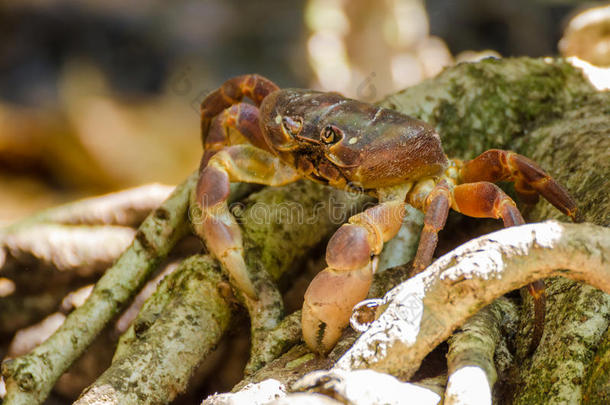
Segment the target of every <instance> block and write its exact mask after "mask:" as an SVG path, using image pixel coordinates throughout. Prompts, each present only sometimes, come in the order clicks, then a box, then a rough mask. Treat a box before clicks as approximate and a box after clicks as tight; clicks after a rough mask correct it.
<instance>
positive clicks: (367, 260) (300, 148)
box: [194, 74, 577, 354]
mask: <svg viewBox="0 0 610 405" xmlns="http://www.w3.org/2000/svg"><path fill="white" fill-rule="evenodd" d="M246 97H247V98H249V99H250V100H251V101H252V102H253V104H251V103H246V102H244V101H243V99H244V98H246ZM201 127H202V136H203V145H204V153H203V158H202V161H201V166H200V174H199V180H198V183H197V187H196V190H195V198H194V199H195V203H196V204H197V205H198V206H199V208H200V209H201V212H202V220H201V221H199V224H197V225H196V227H195V230H196V233H197V234H198V235H199V236H200V237H201V238H202V239H203V241H204V242H205V244H206V246H207V247H208V249H209V251H210V253H211V254H213V255H214V256H215V257H216V258H217V259H218V260H219V261H220V263H221V265H222V267H223V268H224V269H225V270H226V271H227V272H228V274H229V275H230V278H231V279H232V282H233V283H234V285H236V286H237V288H238V289H239V290H240V291H241V292H242V293H243V294H245V295H246V296H247V297H249V298H250V299H254V300H256V299H257V292H256V290H255V288H254V286H253V280H251V279H250V278H249V275H248V274H249V273H248V271H247V268H246V263H245V261H244V251H243V246H242V237H241V231H240V228H239V225H238V224H237V222H236V220H235V218H234V217H233V216H232V214H231V212H230V211H229V208H228V205H227V198H228V196H229V183H230V182H249V183H258V184H263V185H267V186H281V185H285V184H288V183H291V182H294V181H296V180H299V179H302V178H306V179H310V180H313V181H316V182H319V183H322V184H325V185H328V186H331V187H336V188H340V189H346V190H353V189H358V190H362V191H363V192H365V193H367V194H370V195H372V196H374V197H376V198H377V200H378V203H377V204H376V205H375V206H373V207H370V208H368V209H366V210H365V211H363V212H361V213H358V214H356V215H354V216H352V217H350V218H349V220H348V222H347V223H345V224H343V225H342V226H341V227H340V228H339V229H338V230H337V231H336V232H335V233H334V235H333V236H332V237H331V239H330V240H329V242H328V246H327V249H326V263H327V265H328V267H327V268H326V269H324V270H323V271H321V272H320V273H318V274H317V275H316V276H315V277H314V279H313V280H312V282H311V283H310V285H309V287H308V288H307V291H306V292H305V297H304V303H303V310H302V319H301V323H302V330H303V339H304V341H305V343H306V344H307V345H308V346H309V347H310V348H311V349H312V350H313V351H315V352H317V353H320V354H326V353H328V352H329V351H330V350H331V349H332V347H333V346H334V345H335V344H336V342H337V341H338V339H339V338H340V336H341V333H342V331H343V329H344V328H345V327H346V326H347V324H348V322H349V319H350V315H351V313H352V309H353V307H354V306H355V305H356V304H358V303H359V302H360V301H362V300H363V299H365V298H366V296H367V293H368V291H369V288H370V285H371V282H372V279H373V274H374V273H375V270H376V266H377V258H378V255H379V254H380V252H381V250H382V248H383V246H384V243H386V242H387V241H389V240H390V239H392V238H393V237H394V236H395V235H396V234H397V232H398V230H399V228H400V226H401V224H402V221H403V217H404V215H405V204H410V205H411V206H413V207H415V208H416V209H419V210H421V211H423V212H424V226H423V230H422V232H421V235H420V241H419V245H418V249H417V253H416V255H415V258H414V261H413V267H412V275H414V274H417V273H418V272H421V271H422V270H423V269H425V268H426V267H427V266H428V265H429V264H430V263H431V262H432V257H433V253H434V250H435V248H436V245H437V242H438V236H437V235H438V232H439V231H440V230H441V229H442V228H443V227H444V225H445V221H446V219H447V215H448V213H449V210H450V209H453V210H455V211H458V212H460V213H462V214H464V215H467V216H471V217H477V218H496V219H501V220H502V221H503V223H504V226H506V227H508V226H514V225H520V224H523V223H525V221H524V220H523V217H522V215H521V213H520V212H519V210H518V209H517V206H516V204H515V202H514V201H513V199H511V198H510V197H509V196H508V195H507V194H505V193H504V192H503V191H502V190H501V189H500V188H499V187H498V186H496V185H495V184H494V183H495V182H498V181H512V182H514V184H515V191H516V193H517V195H518V197H519V198H522V199H524V200H525V201H526V202H529V203H532V202H535V201H537V200H538V196H539V195H542V196H543V197H544V198H545V199H546V200H548V201H549V202H550V203H551V204H553V205H554V206H555V207H556V208H557V209H559V210H560V211H562V212H563V213H564V214H566V215H568V216H570V217H572V218H574V217H575V215H576V212H577V207H576V203H575V202H574V200H573V198H572V197H571V196H570V195H569V194H568V192H567V191H566V190H565V189H564V188H563V187H562V186H561V185H559V184H558V183H557V182H556V181H555V180H554V179H553V178H551V176H549V175H548V174H547V173H546V172H545V171H544V170H542V169H541V168H540V167H539V166H538V165H537V164H536V163H534V162H533V161H532V160H530V159H528V158H526V157H525V156H522V155H519V154H517V153H514V152H511V151H505V150H499V149H492V150H488V151H486V152H483V153H482V154H481V155H479V156H478V157H476V158H474V159H472V160H469V161H461V160H458V159H449V158H448V157H447V156H446V155H445V153H444V152H443V148H442V146H441V140H440V137H439V135H438V133H437V132H436V131H435V129H434V128H433V127H432V126H430V125H429V124H427V123H425V122H422V121H420V120H417V119H414V118H411V117H408V116H406V115H404V114H401V113H399V112H397V111H394V110H390V109H386V108H381V107H378V106H374V105H371V104H367V103H364V102H360V101H357V100H353V99H349V98H345V97H343V96H341V95H340V94H338V93H324V92H319V91H313V90H304V89H280V88H279V87H278V86H277V85H275V84H274V83H273V82H271V81H270V80H269V79H266V78H264V77H262V76H259V75H256V74H249V75H243V76H238V77H234V78H232V79H229V80H227V81H226V82H225V83H224V84H222V85H221V86H220V87H219V88H218V89H217V90H216V91H214V92H212V93H211V94H210V95H208V96H207V97H206V98H205V100H204V101H203V102H202V104H201ZM528 289H529V291H530V293H531V295H532V296H533V298H534V308H535V327H534V332H533V337H532V347H536V346H537V345H538V342H539V340H540V338H541V336H542V331H543V325H544V311H545V295H544V283H543V282H542V281H537V282H535V283H533V284H530V285H529V286H528Z"/></svg>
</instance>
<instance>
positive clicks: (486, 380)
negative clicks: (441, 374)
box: [445, 298, 517, 405]
mask: <svg viewBox="0 0 610 405" xmlns="http://www.w3.org/2000/svg"><path fill="white" fill-rule="evenodd" d="M506 316H510V317H512V318H516V316H517V309H516V307H515V305H514V304H513V303H512V302H511V301H509V300H508V299H506V298H499V299H497V300H495V301H494V302H492V303H491V304H489V305H488V306H487V307H485V308H483V309H482V310H481V311H479V312H477V313H476V314H475V315H473V316H472V317H471V318H470V319H468V320H467V321H466V322H465V323H464V325H462V326H461V327H460V329H458V331H456V332H455V333H453V335H451V337H450V338H449V352H448V353H447V367H448V369H449V381H448V385H447V389H446V391H445V404H447V405H449V404H452V405H455V404H474V403H479V404H483V403H487V404H491V399H492V389H493V386H494V383H495V382H496V379H497V373H496V368H495V365H494V354H495V352H496V347H497V346H498V344H499V343H500V340H501V339H502V323H503V321H504V318H505V317H506ZM462 378H465V380H466V382H467V384H462V383H461V381H460V380H461V379H462Z"/></svg>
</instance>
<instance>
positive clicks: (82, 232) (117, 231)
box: [0, 224, 136, 283]
mask: <svg viewBox="0 0 610 405" xmlns="http://www.w3.org/2000/svg"><path fill="white" fill-rule="evenodd" d="M135 233H136V232H135V230H133V229H132V228H127V227H124V226H111V225H106V226H70V225H60V224H37V225H36V226H31V227H23V228H19V229H15V231H14V232H11V233H8V234H6V235H4V237H3V238H2V239H1V240H0V244H2V245H3V246H0V250H2V249H3V248H5V249H6V250H7V253H8V254H10V256H12V257H14V258H15V259H16V260H17V261H23V260H24V258H25V260H27V258H28V257H33V258H34V259H36V260H37V261H38V262H40V263H42V264H47V265H50V266H52V268H55V269H57V270H60V271H67V270H77V272H78V275H79V276H81V277H86V276H90V275H91V274H92V273H94V272H98V271H100V270H103V269H105V268H106V267H107V266H108V265H110V264H111V263H112V262H113V261H114V260H115V259H116V258H117V257H118V256H119V255H120V254H121V252H123V251H124V250H125V249H126V248H127V247H128V246H129V244H130V243H131V241H132V240H133V237H134V235H135ZM4 264H5V260H3V257H2V254H1V253H0V269H2V267H3V266H4ZM3 270H4V271H3V273H2V274H3V276H5V277H16V278H19V274H15V275H12V274H10V273H11V272H7V271H6V270H5V269H3ZM17 270H18V271H17ZM17 270H16V271H15V272H16V273H19V272H21V273H22V272H23V269H22V268H20V267H19V268H18V269H17ZM27 273H28V274H27V278H28V279H29V281H28V282H29V283H32V276H33V275H32V272H31V271H27ZM48 276H49V275H48V274H44V275H41V277H43V278H44V279H46V280H48Z"/></svg>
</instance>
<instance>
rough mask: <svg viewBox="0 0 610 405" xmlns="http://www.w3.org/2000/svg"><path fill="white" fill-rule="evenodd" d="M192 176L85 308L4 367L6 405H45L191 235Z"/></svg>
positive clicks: (152, 217) (100, 283) (148, 222)
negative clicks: (55, 387)
mask: <svg viewBox="0 0 610 405" xmlns="http://www.w3.org/2000/svg"><path fill="white" fill-rule="evenodd" d="M196 179H197V175H196V174H193V175H191V176H190V177H189V178H188V179H187V180H186V181H185V182H184V183H183V184H182V185H180V186H178V187H177V188H176V189H175V190H174V192H173V193H172V195H171V196H170V197H169V198H168V200H166V201H165V202H164V203H163V204H162V205H161V206H160V207H159V208H157V209H156V210H155V211H154V212H153V213H152V214H151V215H149V216H148V218H147V219H146V220H145V221H144V223H143V224H142V226H141V227H140V229H139V230H138V234H137V236H136V238H135V240H134V241H133V243H132V245H131V246H130V247H129V248H128V249H127V250H126V251H125V252H124V253H123V254H122V255H121V257H120V258H119V259H118V261H117V262H116V263H115V265H114V266H112V267H111V268H110V269H108V271H107V272H106V273H105V275H104V276H103V277H102V278H101V279H100V280H99V281H98V283H97V284H96V286H95V289H94V290H93V292H92V294H91V296H90V297H89V298H88V299H87V301H86V302H85V304H84V305H83V306H81V307H79V308H77V309H76V310H74V312H72V313H71V314H70V315H69V316H68V317H67V319H66V321H65V322H64V324H63V325H62V326H61V327H60V328H59V329H58V330H57V331H56V332H55V333H54V334H53V335H52V336H51V337H50V338H49V339H48V340H47V341H45V342H44V343H43V344H42V345H40V346H38V347H37V348H36V349H34V350H33V351H32V352H31V353H29V354H28V355H25V356H22V357H19V358H16V359H11V360H7V361H5V362H4V363H3V364H2V374H3V376H4V378H5V383H6V390H7V395H6V397H5V404H6V405H12V404H28V405H30V404H37V403H41V402H42V401H43V400H44V399H45V398H46V396H47V394H48V393H49V391H50V390H51V388H52V387H53V385H54V384H55V381H57V379H58V378H59V377H60V376H61V374H62V373H63V372H64V371H65V370H66V369H67V368H68V367H69V366H70V364H72V362H73V361H74V360H75V359H76V358H77V357H78V356H79V355H80V354H81V353H82V352H83V351H84V350H85V349H86V348H87V346H88V345H89V344H90V343H91V342H92V341H93V339H94V338H95V336H96V335H97V334H98V333H99V332H100V331H101V330H102V329H103V328H104V326H105V325H106V324H107V323H108V322H109V321H110V320H111V319H112V318H113V317H114V316H115V315H116V314H117V313H118V312H119V310H120V309H121V308H122V307H123V306H124V305H125V304H126V303H127V300H128V299H129V298H130V297H131V296H132V295H133V294H134V293H135V292H136V291H137V290H138V289H139V288H140V287H141V286H142V285H143V283H144V282H145V281H146V279H147V278H148V276H149V275H150V273H151V272H152V271H153V270H154V269H155V268H156V265H157V264H158V263H159V261H160V260H161V258H163V257H164V256H166V255H167V253H168V252H169V251H170V249H171V248H172V247H173V246H174V245H175V243H176V242H177V241H178V240H179V239H180V238H181V237H182V236H184V235H185V234H186V232H187V230H188V228H187V227H186V226H185V225H186V220H187V208H188V201H189V194H190V191H191V188H192V187H193V186H194V184H195V181H196Z"/></svg>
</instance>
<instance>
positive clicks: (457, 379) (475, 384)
mask: <svg viewBox="0 0 610 405" xmlns="http://www.w3.org/2000/svg"><path fill="white" fill-rule="evenodd" d="M445 405H491V389H490V387H489V381H488V380H487V375H486V374H485V371H483V369H481V368H480V367H477V366H466V367H462V368H460V369H458V370H456V371H455V372H454V373H453V374H451V375H450V376H449V380H448V381H447V389H446V391H445Z"/></svg>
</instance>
